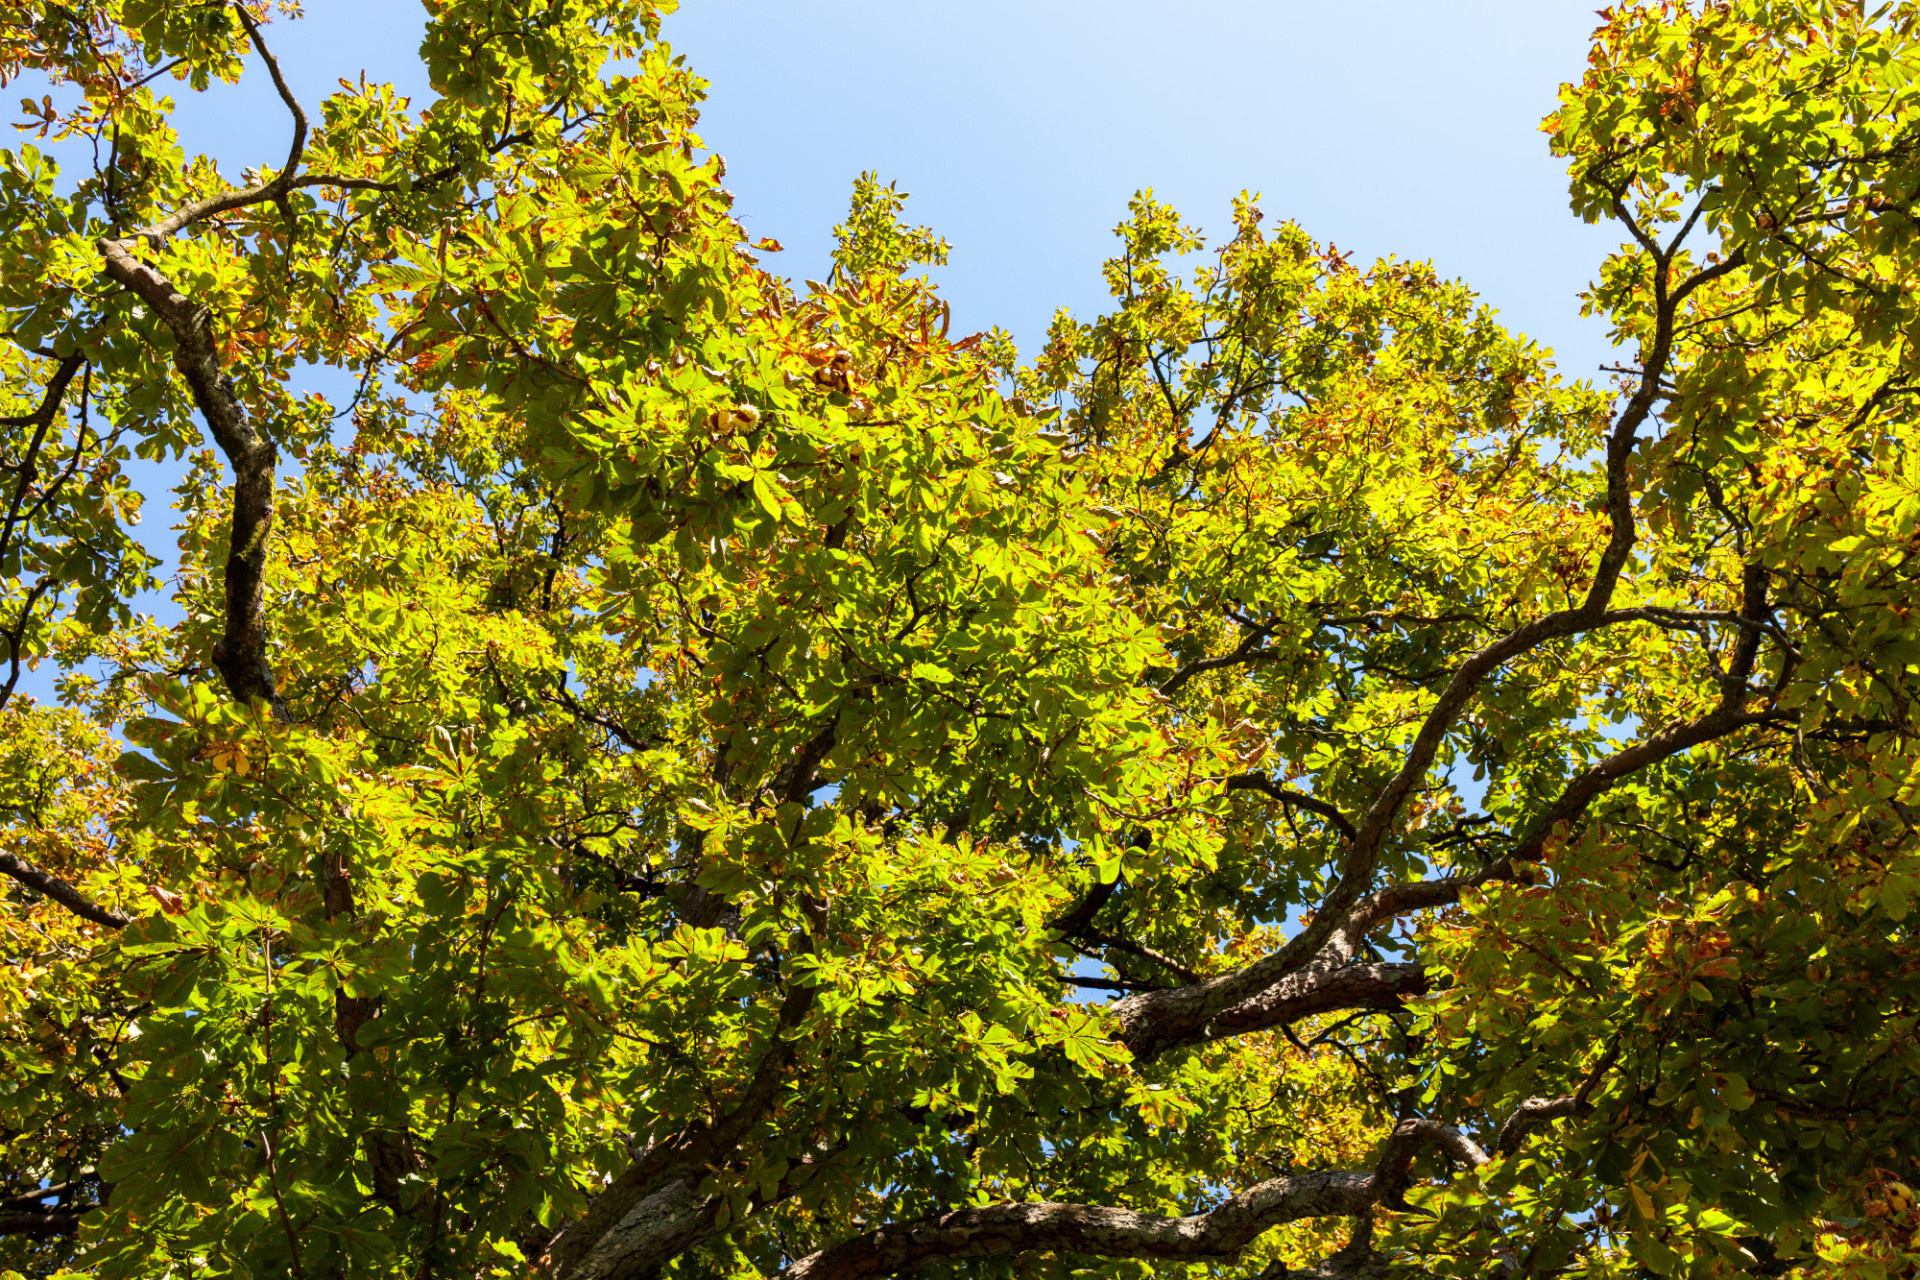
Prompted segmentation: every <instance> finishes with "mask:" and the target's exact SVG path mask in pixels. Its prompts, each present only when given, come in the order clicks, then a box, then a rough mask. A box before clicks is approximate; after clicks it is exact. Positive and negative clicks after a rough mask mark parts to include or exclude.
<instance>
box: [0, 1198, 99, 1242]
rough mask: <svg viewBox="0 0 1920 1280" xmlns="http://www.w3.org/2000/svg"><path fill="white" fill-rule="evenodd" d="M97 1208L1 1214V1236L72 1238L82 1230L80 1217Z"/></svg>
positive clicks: (85, 1207) (87, 1206)
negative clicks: (71, 1236)
mask: <svg viewBox="0 0 1920 1280" xmlns="http://www.w3.org/2000/svg"><path fill="white" fill-rule="evenodd" d="M94 1207H95V1206H93V1205H86V1206H84V1207H79V1208H73V1209H42V1210H40V1211H38V1212H27V1213H20V1212H14V1213H0V1236H33V1237H35V1238H36V1239H42V1240H44V1239H47V1238H49V1237H51V1236H70V1235H73V1234H74V1233H75V1232H77V1231H79V1230H80V1215H81V1214H83V1213H85V1212H87V1210H88V1209H92V1208H94Z"/></svg>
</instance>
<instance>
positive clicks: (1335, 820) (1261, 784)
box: [1226, 770, 1359, 840]
mask: <svg viewBox="0 0 1920 1280" xmlns="http://www.w3.org/2000/svg"><path fill="white" fill-rule="evenodd" d="M1226 785H1227V791H1228V792H1229V793H1232V792H1235V791H1258V792H1259V793H1260V794H1261V795H1263V796H1266V797H1267V798H1268V799H1270V800H1278V801H1279V802H1280V803H1281V804H1287V805H1292V806H1294V807H1295V808H1299V809H1305V810H1306V811H1307V812H1308V813H1314V814H1318V815H1319V816H1321V817H1322V818H1325V819H1326V820H1327V821H1328V822H1330V823H1332V824H1333V826H1334V829H1335V830H1336V831H1338V832H1339V833H1340V834H1341V835H1342V836H1344V837H1345V838H1346V839H1348V840H1353V839H1356V838H1358V835H1359V833H1358V832H1356V831H1355V830H1354V829H1353V823H1352V822H1351V821H1350V820H1349V819H1348V818H1347V816H1346V815H1345V814H1343V813H1341V812H1340V808H1339V806H1338V805H1335V804H1330V803H1328V802H1327V801H1325V800H1322V799H1320V798H1319V797H1317V796H1310V795H1307V794H1306V793H1305V792H1303V791H1295V790H1292V789H1291V788H1289V787H1283V786H1281V785H1280V784H1279V783H1277V782H1275V781H1274V780H1273V779H1272V778H1271V777H1270V776H1269V775H1268V774H1267V773H1266V772H1265V771H1263V770H1256V771H1255V772H1253V773H1239V774H1235V775H1234V776H1233V777H1231V778H1228V779H1227V784H1226Z"/></svg>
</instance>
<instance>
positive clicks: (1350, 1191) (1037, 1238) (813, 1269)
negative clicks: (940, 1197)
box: [781, 1172, 1380, 1280]
mask: <svg viewBox="0 0 1920 1280" xmlns="http://www.w3.org/2000/svg"><path fill="white" fill-rule="evenodd" d="M1379 1185H1380V1180H1379V1177H1378V1175H1377V1174H1374V1173H1350V1172H1331V1173H1308V1174H1299V1175H1294V1176H1289V1177H1283V1178H1274V1179H1272V1180H1271V1181H1268V1182H1262V1183H1260V1184H1258V1185H1257V1186H1253V1187H1249V1188H1248V1189H1247V1190H1245V1191H1242V1192H1240V1193H1239V1194H1238V1195H1236V1196H1233V1197H1231V1198H1229V1199H1228V1200H1227V1201H1226V1202H1225V1203H1224V1204H1222V1205H1220V1207H1219V1208H1217V1209H1214V1210H1212V1211H1210V1212H1208V1213H1199V1214H1193V1215H1191V1216H1189V1217H1184V1218H1165V1217H1158V1216H1156V1215H1153V1214H1148V1213H1135V1212H1134V1211H1133V1210H1131V1209H1113V1208H1106V1207H1103V1206H1096V1205H1082V1204H1058V1203H1054V1202H1051V1201H1041V1202H1037V1203H1031V1204H1004V1205H989V1206H986V1207H984V1208H978V1209H956V1210H954V1211H953V1212H951V1213H943V1214H936V1215H934V1216H932V1217H927V1218H918V1219H915V1220H914V1221H911V1222H902V1223H895V1224H892V1225H889V1226H884V1227H880V1228H878V1229H876V1230H873V1231H869V1232H866V1233H865V1234H863V1235H858V1236H855V1237H853V1238H852V1239H851V1240H845V1241H842V1242H841V1243H839V1244H837V1245H834V1246H833V1247H831V1248H828V1249H823V1250H821V1251H820V1252H818V1253H815V1254H811V1255H809V1256H807V1257H805V1258H802V1259H800V1260H799V1261H798V1262H796V1263H794V1264H793V1265H792V1266H791V1267H788V1268H787V1269H786V1271H784V1272H782V1273H781V1280H864V1278H865V1277H869V1276H891V1275H899V1274H901V1273H902V1272H906V1271H910V1270H912V1269H913V1268H915V1267H917V1266H919V1265H920V1264H921V1263H923V1262H926V1261H928V1260H930V1259H933V1258H949V1259H957V1258H985V1257H992V1256H995V1255H1001V1254H1009V1253H1033V1252H1036V1251H1040V1250H1048V1251H1058V1252H1063V1253H1078V1254H1087V1255H1090V1256H1094V1257H1102V1258H1154V1259H1161V1260H1166V1261H1203V1260H1206V1259H1221V1258H1232V1257H1234V1256H1235V1255H1237V1254H1238V1253H1239V1252H1240V1251H1241V1250H1242V1249H1244V1248H1245V1247H1246V1246H1247V1245H1248V1244H1250V1243H1252V1242H1253V1240H1254V1239H1255V1238H1257V1237H1258V1236H1259V1235H1260V1234H1261V1233H1262V1232H1264V1231H1265V1230H1267V1229H1268V1228H1269V1227H1274V1226H1278V1225H1279V1224H1281V1223H1283V1222H1294V1221H1298V1220H1299V1219H1301V1218H1327V1217H1353V1216H1356V1215H1358V1214H1362V1213H1365V1212H1366V1211H1367V1210H1368V1209H1370V1208H1372V1207H1373V1205H1374V1203H1375V1201H1376V1199H1377V1193H1378V1188H1379Z"/></svg>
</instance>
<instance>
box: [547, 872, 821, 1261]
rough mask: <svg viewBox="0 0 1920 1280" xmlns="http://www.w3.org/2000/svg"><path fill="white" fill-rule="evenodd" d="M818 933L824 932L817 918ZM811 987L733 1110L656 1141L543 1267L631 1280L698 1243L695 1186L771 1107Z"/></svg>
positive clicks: (702, 1212)
mask: <svg viewBox="0 0 1920 1280" xmlns="http://www.w3.org/2000/svg"><path fill="white" fill-rule="evenodd" d="M817 914H818V917H819V918H818V919H817V921H816V922H815V923H816V932H818V931H819V930H821V929H824V927H825V908H824V906H821V907H820V908H819V910H818V912H817ZM813 1002H814V988H812V987H810V986H799V985H795V986H793V987H790V988H789V989H788V991H787V997H786V999H785V1000H784V1001H783V1002H782V1003H781V1006H780V1015H779V1020H778V1022H777V1024H776V1025H775V1027H774V1032H773V1037H772V1042H771V1043H770V1044H769V1045H768V1047H767V1050H766V1052H765V1053H764V1054H762V1055H761V1058H760V1063H759V1065H758V1067H756V1068H755V1070H754V1073H753V1078H752V1079H751V1080H750V1081H748V1083H747V1087H746V1088H745V1089H743V1090H742V1091H741V1093H740V1097H739V1100H738V1101H737V1102H735V1104H734V1105H733V1107H732V1109H731V1110H729V1111H728V1112H727V1114H726V1115H725V1116H723V1117H721V1118H720V1119H719V1120H718V1121H716V1122H715V1123H714V1124H713V1125H711V1126H706V1125H701V1124H695V1125H693V1126H691V1127H689V1128H688V1129H686V1130H684V1131H683V1132H681V1133H678V1134H675V1135H673V1136H672V1137H670V1138H667V1139H665V1140H663V1141H660V1142H656V1143H654V1144H653V1145H652V1146H651V1147H649V1148H648V1149H647V1151H646V1152H645V1153H644V1154H642V1155H641V1157H640V1158H639V1159H638V1160H636V1161H634V1163H633V1164H632V1165H630V1166H628V1167H627V1169H626V1171H625V1172H623V1173H622V1174H621V1175H620V1176H619V1177H618V1178H616V1179H614V1181H613V1182H612V1183H611V1184H610V1185H609V1186H608V1187H607V1189H606V1190H605V1191H602V1192H601V1193H600V1194H599V1195H598V1196H595V1197H594V1200H593V1203H592V1204H591V1205H590V1206H588V1209H587V1212H586V1215H585V1216H584V1217H583V1218H581V1219H580V1221H578V1222H576V1223H574V1224H572V1225H571V1226H569V1227H567V1228H565V1229H564V1230H563V1231H561V1232H560V1234H559V1235H557V1236H555V1237H554V1239H553V1240H552V1242H551V1243H550V1244H549V1246H548V1249H547V1254H546V1259H545V1262H544V1266H545V1268H546V1273H547V1274H549V1275H551V1276H554V1277H557V1278H558V1280H630V1278H631V1277H636V1276H640V1275H644V1274H648V1273H650V1272H652V1271H653V1270H654V1269H656V1268H658V1267H659V1266H661V1265H662V1264H664V1263H666V1262H667V1261H669V1260H670V1259H672V1258H673V1257H675V1256H676V1255H677V1254H679V1253H680V1252H681V1251H682V1250H684V1249H686V1248H688V1247H689V1246H691V1245H692V1244H694V1243H695V1242H696V1241H698V1240H699V1239H701V1238H702V1237H703V1236H704V1235H705V1234H706V1233H707V1232H708V1231H709V1230H710V1229H711V1226H712V1221H713V1215H714V1212H715V1210H716V1208H717V1206H718V1201H717V1198H716V1197H713V1196H702V1195H700V1194H698V1192H697V1190H696V1188H697V1187H698V1184H699V1182H700V1181H701V1179H702V1178H703V1177H704V1176H705V1174H706V1173H707V1171H708V1170H709V1169H711V1168H712V1167H714V1166H715V1165H718V1164H720V1163H722V1162H724V1161H725V1160H727V1159H728V1158H729V1157H730V1156H732V1154H733V1152H734V1150H735V1149H736V1148H738V1147H739V1145H740V1143H741V1141H742V1140H743V1139H745V1138H746V1136H747V1134H748V1133H749V1132H750V1131H751V1130H752V1129H753V1127H754V1126H755V1125H757V1124H759V1123H760V1122H761V1120H762V1119H764V1118H765V1116H766V1114H767V1112H768V1111H770V1110H771V1109H772V1107H773V1104H774V1101H775V1098H776V1096H777V1094H778V1092H779V1089H780V1084H781V1081H782V1080H783V1078H784V1077H785V1075H786V1072H787V1069H788V1067H789V1066H790V1065H791V1064H792V1062H793V1058H794V1053H795V1042H794V1041H793V1040H792V1039H791V1038H790V1036H789V1034H788V1033H790V1032H791V1031H793V1029H794V1028H796V1027H798V1026H799V1025H800V1022H801V1021H802V1019H804V1018H805V1017H806V1015H807V1013H808V1012H809V1011H810V1010H811V1009H812V1008H813Z"/></svg>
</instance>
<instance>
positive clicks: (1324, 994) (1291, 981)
mask: <svg viewBox="0 0 1920 1280" xmlns="http://www.w3.org/2000/svg"><path fill="white" fill-rule="evenodd" d="M1241 972H1245V971H1244V970H1242V971H1241ZM1234 976H1236V975H1233V974H1228V975H1223V977H1222V978H1215V979H1211V980H1209V981H1207V982H1201V983H1195V984H1193V985H1191V986H1186V987H1177V988H1172V989H1163V990H1158V991H1143V992H1140V993H1139V994H1137V995H1131V996H1128V997H1126V998H1125V999H1123V1000H1117V1001H1115V1002H1114V1003H1113V1005H1112V1006H1111V1008H1112V1010H1113V1013H1114V1016H1115V1018H1116V1019H1117V1020H1118V1022H1119V1024H1120V1035H1119V1037H1118V1038H1119V1040H1120V1042H1121V1043H1122V1044H1124V1045H1126V1046H1127V1049H1128V1051H1129V1052H1131V1053H1132V1054H1133V1056H1134V1058H1135V1059H1136V1060H1137V1061H1142V1062H1144V1061H1147V1060H1149V1059H1152V1058H1156V1057H1159V1056H1160V1055H1162V1054H1164V1053H1168V1052H1170V1051H1172V1050H1174V1049H1179V1048H1185V1047H1187V1046H1189V1045H1195V1044H1204V1043H1206V1042H1208V1041H1211V1040H1224V1039H1228V1038H1230V1037H1233V1036H1242V1035H1247V1034H1249V1033H1251V1032H1255V1031H1269V1030H1272V1029H1273V1028H1275V1027H1284V1026H1289V1025H1291V1024H1292V1023H1295V1022H1298V1021H1299V1020H1300V1019H1302V1018H1306V1017H1311V1016H1313V1015H1314V1014H1319V1013H1335V1012H1340V1011H1343V1010H1349V1009H1378V1010H1381V1011H1383V1012H1385V1011H1390V1010H1394V1009H1399V1008H1401V1007H1403V1006H1404V1003H1405V1001H1406V999H1407V997H1409V996H1417V995H1424V994H1426V992H1427V991H1428V990H1429V989H1430V987H1431V981H1430V979H1429V978H1428V977H1427V973H1426V970H1425V969H1424V968H1423V967H1422V966H1420V965H1418V964H1400V963H1395V964H1342V965H1336V966H1332V967H1329V968H1323V969H1315V970H1309V971H1307V972H1305V973H1291V974H1282V975H1279V976H1277V977H1276V978H1275V979H1274V980H1273V981H1272V982H1271V983H1269V984H1267V985H1265V986H1263V987H1261V988H1260V989H1259V990H1257V991H1255V992H1254V993H1253V994H1252V995H1250V996H1248V997H1247V998H1245V999H1243V1000H1240V1001H1239V1002H1237V1003H1234V1004H1231V1005H1228V1006H1226V1007H1225V1008H1221V1009H1217V1010H1216V1009H1214V1008H1212V1005H1213V1004H1214V1000H1213V999H1212V996H1213V993H1214V991H1215V990H1217V989H1218V986H1219V985H1224V984H1223V979H1224V978H1231V977H1234Z"/></svg>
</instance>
